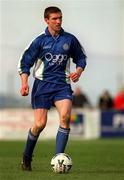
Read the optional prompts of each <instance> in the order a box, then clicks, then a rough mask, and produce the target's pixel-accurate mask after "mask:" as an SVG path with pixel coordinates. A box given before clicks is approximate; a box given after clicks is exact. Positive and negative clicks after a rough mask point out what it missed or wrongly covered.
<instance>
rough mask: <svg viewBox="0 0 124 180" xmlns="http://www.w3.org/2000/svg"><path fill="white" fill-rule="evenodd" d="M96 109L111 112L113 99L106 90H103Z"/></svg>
mask: <svg viewBox="0 0 124 180" xmlns="http://www.w3.org/2000/svg"><path fill="white" fill-rule="evenodd" d="M98 107H99V108H100V109H101V110H111V109H112V108H113V97H112V96H111V94H110V93H109V91H108V90H105V91H104V92H103V93H102V94H101V96H100V98H99V101H98Z"/></svg>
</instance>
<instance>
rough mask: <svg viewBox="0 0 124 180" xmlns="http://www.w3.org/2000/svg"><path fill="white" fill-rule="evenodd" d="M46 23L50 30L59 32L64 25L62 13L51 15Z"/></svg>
mask: <svg viewBox="0 0 124 180" xmlns="http://www.w3.org/2000/svg"><path fill="white" fill-rule="evenodd" d="M45 21H46V23H47V25H48V29H49V30H52V31H55V32H59V31H60V29H61V25H62V13H51V14H50V15H49V18H46V19H45Z"/></svg>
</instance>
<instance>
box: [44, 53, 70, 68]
mask: <svg viewBox="0 0 124 180" xmlns="http://www.w3.org/2000/svg"><path fill="white" fill-rule="evenodd" d="M67 58H68V57H67V55H66V54H51V53H46V54H45V59H46V61H48V62H49V65H51V66H52V65H55V64H56V65H62V63H63V61H66V60H67Z"/></svg>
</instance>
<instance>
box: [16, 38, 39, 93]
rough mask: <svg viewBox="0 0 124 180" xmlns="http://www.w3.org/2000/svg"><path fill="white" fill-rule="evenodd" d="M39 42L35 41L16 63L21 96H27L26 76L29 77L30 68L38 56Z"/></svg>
mask: <svg viewBox="0 0 124 180" xmlns="http://www.w3.org/2000/svg"><path fill="white" fill-rule="evenodd" d="M39 47H40V46H39V40H38V38H37V39H35V40H34V41H33V42H32V43H31V45H30V46H29V48H28V49H26V51H25V52H24V54H23V56H22V58H21V59H20V60H19V63H18V72H19V74H20V77H21V90H20V93H21V95H22V96H27V95H28V93H29V85H28V76H29V75H30V68H31V67H32V66H33V65H34V63H35V61H36V60H37V58H38V55H39Z"/></svg>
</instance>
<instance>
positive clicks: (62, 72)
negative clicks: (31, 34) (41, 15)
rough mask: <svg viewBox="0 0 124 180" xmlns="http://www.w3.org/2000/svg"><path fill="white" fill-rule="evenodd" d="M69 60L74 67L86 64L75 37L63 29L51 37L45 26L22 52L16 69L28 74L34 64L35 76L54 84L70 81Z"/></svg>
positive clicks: (81, 49)
mask: <svg viewBox="0 0 124 180" xmlns="http://www.w3.org/2000/svg"><path fill="white" fill-rule="evenodd" d="M71 60H72V61H73V62H74V63H75V64H76V67H82V68H83V69H84V68H85V66H86V55H85V53H84V51H83V48H82V46H81V44H80V43H79V41H78V40H77V38H76V37H75V36H74V35H72V34H70V33H67V32H65V31H64V30H63V29H61V31H60V34H59V35H58V36H57V37H53V36H52V35H51V34H50V33H49V31H48V28H46V30H45V32H44V33H42V34H41V35H40V36H38V37H37V38H36V39H35V40H34V41H33V42H32V43H31V45H30V46H29V48H28V49H26V51H25V52H24V54H23V56H22V58H21V59H20V61H19V64H18V71H19V74H22V73H27V74H28V75H29V74H30V68H31V67H32V66H33V65H34V77H35V78H37V79H40V80H43V81H47V82H52V83H56V84H64V83H70V78H69V77H68V76H69V73H70V61H71Z"/></svg>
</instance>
